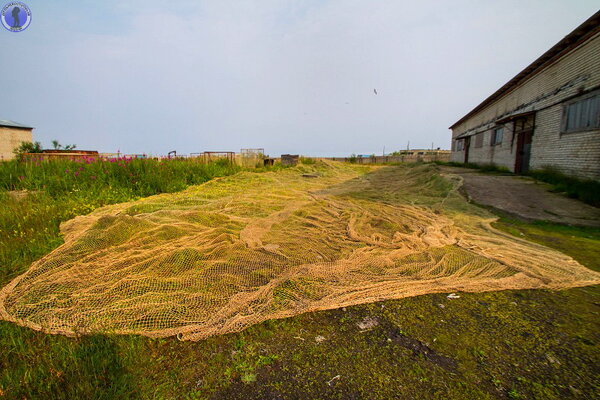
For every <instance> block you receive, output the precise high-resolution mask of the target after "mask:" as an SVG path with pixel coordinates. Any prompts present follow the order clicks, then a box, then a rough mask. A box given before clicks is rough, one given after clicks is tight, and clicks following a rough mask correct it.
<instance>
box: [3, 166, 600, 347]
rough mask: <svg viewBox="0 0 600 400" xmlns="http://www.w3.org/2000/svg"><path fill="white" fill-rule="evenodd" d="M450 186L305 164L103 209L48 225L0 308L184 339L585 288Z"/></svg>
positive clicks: (38, 321)
mask: <svg viewBox="0 0 600 400" xmlns="http://www.w3.org/2000/svg"><path fill="white" fill-rule="evenodd" d="M459 186H460V178H458V177H456V176H441V175H440V174H439V171H438V170H437V168H436V167H435V166H431V165H420V166H398V167H363V166H352V165H346V164H337V163H333V162H318V163H316V164H314V165H310V166H308V165H300V166H298V167H295V168H289V169H285V170H281V171H278V172H268V173H250V172H242V173H239V174H237V175H234V176H231V177H226V178H221V179H218V180H214V181H211V182H208V183H206V184H204V185H200V186H195V187H191V188H189V189H187V190H185V191H183V192H179V193H174V194H163V195H158V196H152V197H148V198H145V199H142V200H139V201H134V202H130V203H125V204H118V205H114V206H109V207H104V208H101V209H98V210H96V211H94V212H93V213H91V214H89V215H86V216H80V217H77V218H74V219H73V220H70V221H68V222H66V223H64V224H63V226H62V227H61V228H62V232H63V234H64V239H65V243H64V244H63V245H62V246H60V247H59V248H57V249H56V250H54V251H53V252H52V253H50V254H48V255H47V256H45V257H44V258H42V259H41V260H39V261H37V262H35V263H34V264H33V265H32V266H31V268H30V269H29V270H28V271H27V272H26V273H24V274H23V275H21V276H19V277H17V278H16V279H14V280H13V281H12V282H11V283H9V284H8V285H7V286H6V287H4V288H3V289H2V290H1V291H0V317H2V318H3V319H6V320H10V321H14V322H16V323H18V324H21V325H24V326H29V327H32V328H34V329H39V330H43V331H46V332H51V333H62V334H67V335H72V334H77V333H89V332H116V333H138V334H143V335H147V336H153V337H159V336H169V335H178V336H179V337H180V338H181V339H189V340H198V339H201V338H205V337H207V336H211V335H216V334H223V333H228V332H235V331H239V330H242V329H244V328H246V327H248V326H250V325H252V324H256V323H258V322H261V321H264V320H266V319H272V318H283V317H288V316H292V315H296V314H299V313H303V312H307V311H313V310H323V309H331V308H337V307H342V306H349V305H353V304H360V303H367V302H373V301H377V300H383V299H393V298H401V297H407V296H415V295H420V294H425V293H435V292H448V291H490V290H500V289H525V288H566V287H573V286H583V285H588V284H595V283H600V274H598V273H596V272H593V271H591V270H589V269H587V268H585V267H583V266H581V265H580V264H578V263H577V262H575V261H574V260H572V259H571V258H570V257H567V256H565V255H563V254H561V253H559V252H557V251H554V250H550V249H548V248H545V247H543V246H540V245H537V244H533V243H530V242H527V241H525V240H520V239H517V238H514V237H512V236H509V235H507V234H504V233H502V232H499V231H497V230H495V229H493V228H492V227H491V226H490V222H491V221H493V219H494V218H493V216H492V215H490V214H489V213H487V212H486V211H485V210H482V209H480V208H478V207H475V206H472V205H470V204H468V203H467V202H466V201H465V200H464V199H463V198H462V196H460V195H459V194H458V193H457V189H458V187H459Z"/></svg>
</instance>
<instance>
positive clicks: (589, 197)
mask: <svg viewBox="0 0 600 400" xmlns="http://www.w3.org/2000/svg"><path fill="white" fill-rule="evenodd" d="M528 175H529V176H531V177H533V178H534V179H536V180H538V181H542V182H546V183H549V184H551V185H552V186H553V187H554V191H556V192H564V193H566V194H567V196H569V197H572V198H575V199H579V200H581V201H583V202H585V203H587V204H591V205H593V206H596V207H600V182H598V181H594V180H591V179H588V180H586V179H578V178H575V177H571V176H567V175H565V174H563V173H561V172H560V171H558V170H556V169H555V168H552V167H546V168H542V169H539V170H534V171H530V172H529V174H528Z"/></svg>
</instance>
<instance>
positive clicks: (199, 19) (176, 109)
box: [0, 0, 598, 156]
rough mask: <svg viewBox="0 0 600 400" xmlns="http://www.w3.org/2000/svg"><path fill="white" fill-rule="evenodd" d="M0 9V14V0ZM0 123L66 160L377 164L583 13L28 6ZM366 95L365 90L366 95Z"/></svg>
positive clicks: (279, 2) (313, 0)
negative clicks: (226, 158) (93, 155)
mask: <svg viewBox="0 0 600 400" xmlns="http://www.w3.org/2000/svg"><path fill="white" fill-rule="evenodd" d="M6 1H7V0H5V1H4V2H2V1H0V3H5V2H6ZM25 3H26V4H27V5H28V6H29V7H30V9H31V11H32V16H33V20H32V23H31V25H30V26H29V28H28V29H27V30H25V31H23V32H21V33H12V32H9V31H7V30H4V29H0V49H2V50H1V51H0V59H1V62H0V119H11V120H15V121H19V122H22V123H25V124H30V125H32V126H34V127H35V128H36V129H35V130H34V139H35V140H40V141H41V142H42V143H43V144H44V145H45V146H49V145H50V141H51V140H52V139H58V140H59V141H60V142H61V143H75V144H77V146H78V148H80V149H92V150H100V151H104V152H115V151H117V150H120V151H121V152H125V153H153V154H164V153H166V152H168V151H170V150H177V152H178V153H190V152H200V151H205V150H231V151H239V149H240V148H245V147H264V148H265V150H266V152H267V153H270V154H271V155H279V154H281V153H300V154H306V155H316V156H318V155H348V154H351V153H357V154H371V153H377V154H380V153H381V152H382V151H383V147H384V146H385V149H386V152H390V151H393V150H397V149H400V148H406V146H407V143H408V141H410V146H411V148H415V147H418V148H424V147H425V148H429V147H431V144H432V142H433V143H434V146H435V147H442V148H449V146H450V131H449V130H448V126H450V125H451V124H452V123H454V122H455V121H456V120H458V119H459V118H460V117H461V116H463V115H464V114H466V113H467V112H468V111H469V110H471V109H472V108H473V107H475V106H476V105H477V104H478V103H479V102H481V101H482V100H483V99H484V98H485V97H487V96H488V95H490V94H491V93H492V92H493V91H495V90H496V89H498V88H499V87H500V86H501V85H502V84H504V83H506V82H507V81H508V80H509V79H510V78H512V77H513V76H514V75H515V74H517V73H518V72H519V71H521V70H522V69H523V68H524V67H526V66H527V65H528V64H529V63H530V62H532V61H533V60H534V59H535V58H537V57H538V56H539V55H541V54H542V53H543V52H544V51H546V50H547V49H548V48H550V47H551V46H552V45H554V44H555V43H556V42H557V41H559V40H560V39H561V38H562V37H564V36H565V35H567V34H568V33H569V32H570V31H571V30H573V29H574V28H575V27H576V26H578V25H579V24H580V23H582V22H583V21H584V20H585V19H587V18H588V17H590V16H591V15H592V14H593V13H594V12H596V11H597V6H598V2H597V0H594V1H584V0H563V1H557V0H536V1H524V0H519V1H481V0H472V1H467V0H453V1H411V2H408V1H400V0H396V1H376V0H339V1H333V0H332V1H327V0H303V1H300V0H296V1H287V0H255V1H243V0H241V1H240V0H236V1H223V0H212V1H197V0H196V1H156V0H139V1H138V0H131V1H125V0H120V1H116V0H104V1H97V0H79V1H77V2H70V1H69V2H68V1H48V0H43V1H41V0H29V1H27V0H26V1H25ZM373 89H376V90H377V93H378V94H375V93H374V91H373Z"/></svg>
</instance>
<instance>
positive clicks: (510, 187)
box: [442, 167, 600, 227]
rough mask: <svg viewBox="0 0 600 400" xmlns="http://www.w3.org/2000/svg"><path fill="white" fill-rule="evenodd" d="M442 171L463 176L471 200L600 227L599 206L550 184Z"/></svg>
mask: <svg viewBox="0 0 600 400" xmlns="http://www.w3.org/2000/svg"><path fill="white" fill-rule="evenodd" d="M442 172H443V173H447V174H457V175H460V176H461V177H462V178H463V179H464V183H463V187H464V190H465V192H466V195H467V197H468V199H469V200H470V201H474V202H475V203H478V204H482V205H485V206H491V207H494V208H496V209H499V210H502V211H505V212H507V213H509V214H513V215H516V216H518V217H521V218H524V219H526V220H539V221H551V222H556V223H561V224H566V225H577V226H591V227H600V209H598V208H596V207H593V206H590V205H587V204H585V203H582V202H581V201H578V200H575V199H570V198H568V197H566V196H564V195H562V194H559V193H552V192H550V186H549V185H547V184H545V183H541V182H536V181H535V180H534V179H532V178H528V177H522V176H512V175H492V174H485V173H481V172H479V171H477V170H472V169H467V168H457V167H442Z"/></svg>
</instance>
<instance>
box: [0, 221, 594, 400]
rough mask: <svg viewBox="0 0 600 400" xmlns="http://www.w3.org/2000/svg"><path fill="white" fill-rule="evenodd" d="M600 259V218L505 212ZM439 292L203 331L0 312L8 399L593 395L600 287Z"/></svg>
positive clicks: (0, 358) (2, 393)
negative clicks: (40, 322) (160, 333)
mask: <svg viewBox="0 0 600 400" xmlns="http://www.w3.org/2000/svg"><path fill="white" fill-rule="evenodd" d="M495 226H496V227H497V228H498V229H502V230H504V231H507V232H509V233H511V234H515V235H517V236H519V237H525V238H528V239H530V240H533V241H536V242H539V243H543V244H545V245H547V246H549V247H553V248H556V249H558V250H560V251H562V252H564V253H566V254H569V255H571V256H572V257H574V258H575V259H577V260H578V261H579V262H581V263H582V264H584V265H586V266H588V267H589V268H592V269H594V270H600V231H599V230H594V229H581V228H573V227H565V226H559V225H552V224H547V223H525V222H521V221H519V220H515V219H510V218H508V217H503V218H502V219H501V220H500V221H499V222H497V223H496V224H495ZM458 295H459V296H460V298H457V299H448V298H447V296H446V294H434V295H426V296H419V297H412V298H406V299H401V300H394V301H385V302H379V303H373V304H368V305H360V306H354V307H348V308H346V309H338V310H331V311H323V312H316V313H309V314H304V315H299V316H296V317H293V318H288V319H282V320H274V321H267V322H264V323H262V324H259V325H256V326H253V327H251V328H249V329H247V330H245V331H243V332H240V333H236V334H229V335H223V336H218V337H212V338H209V339H207V340H203V341H199V342H180V341H178V340H177V339H176V338H169V339H160V340H153V339H148V338H144V337H139V336H111V335H102V336H83V337H79V338H67V337H63V336H53V335H46V334H43V333H40V332H35V331H32V330H30V329H27V328H21V327H18V326H16V325H14V324H11V323H7V322H0V399H3V398H7V399H13V398H14V399H23V398H28V399H62V398H64V399H74V398H77V399H88V398H90V399H92V398H97V399H121V398H147V399H171V398H183V399H186V398H188V399H203V398H215V399H264V398H269V399H321V398H322V399H389V398H400V399H413V398H424V399H429V398H440V399H442V398H443V399H447V398H453V399H485V398H512V399H519V398H523V399H525V398H527V399H554V398H555V399H559V398H560V399H562V398H594V397H595V396H597V395H596V394H597V393H600V381H599V379H598V371H600V346H599V344H600V333H599V332H600V318H599V312H600V286H594V287H585V288H577V289H569V290H562V291H549V290H524V291H502V292H490V293H458Z"/></svg>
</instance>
